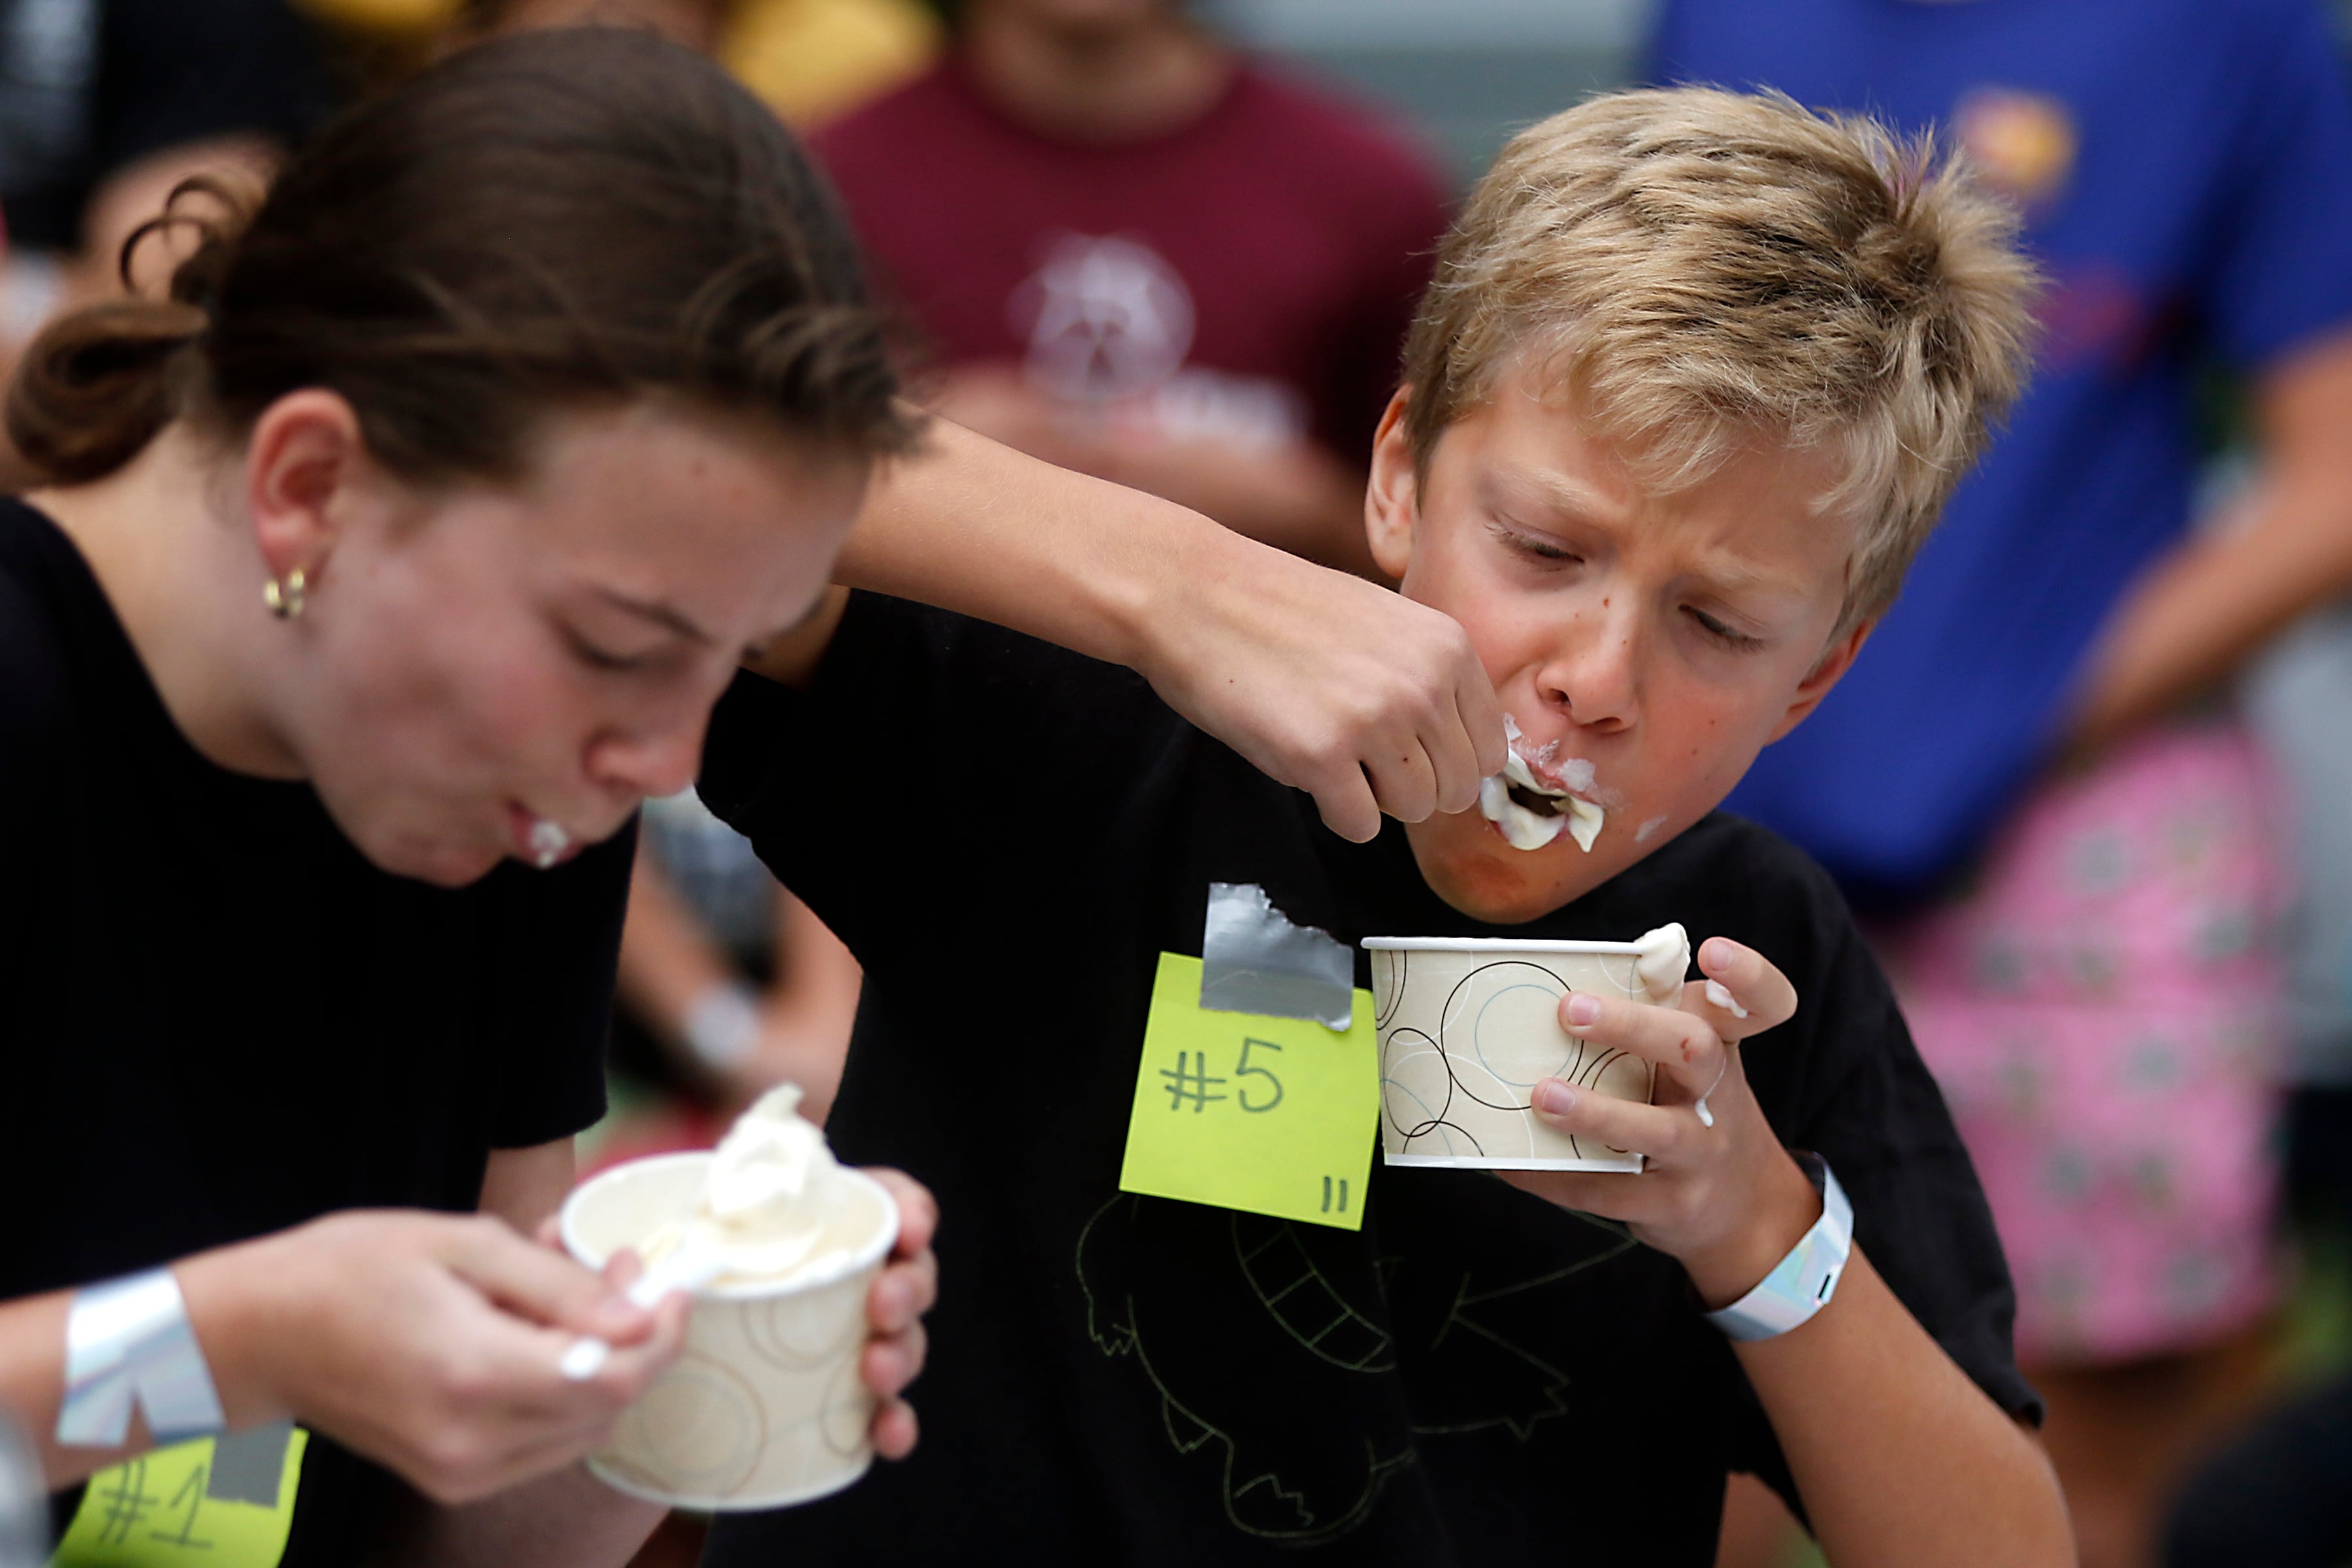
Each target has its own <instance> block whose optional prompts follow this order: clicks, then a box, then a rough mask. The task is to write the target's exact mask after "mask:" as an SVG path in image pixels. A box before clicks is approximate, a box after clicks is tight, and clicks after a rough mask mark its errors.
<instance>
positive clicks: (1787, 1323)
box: [1706, 1151, 1853, 1340]
mask: <svg viewBox="0 0 2352 1568" xmlns="http://www.w3.org/2000/svg"><path fill="white" fill-rule="evenodd" d="M1791 1152H1792V1153H1794V1151H1791ZM1796 1161H1797V1163H1799V1164H1800V1165H1802V1166H1803V1167H1804V1169H1805V1174H1806V1175H1808V1176H1811V1178H1812V1179H1813V1185H1814V1186H1816V1187H1819V1188H1820V1189H1821V1194H1822V1217H1821V1218H1819V1219H1817V1220H1815V1221H1814V1222H1813V1228H1812V1229H1811V1230H1809V1231H1807V1232H1805V1234H1804V1235H1803V1237H1801V1238H1800V1239H1799V1240H1798V1242H1797V1245H1796V1246H1794V1247H1790V1249H1789V1255H1788V1256H1787V1257H1786V1258H1782V1259H1780V1262H1779V1263H1778V1264H1777V1265H1775V1266H1774V1267H1773V1269H1772V1272H1771V1273H1769V1274H1767V1275H1766V1276H1764V1282H1763V1283H1762V1284H1760V1285H1759V1286H1757V1287H1756V1289H1753V1290H1750V1291H1749V1292H1748V1294H1747V1295H1745V1296H1742V1297H1741V1298H1739V1300H1737V1301H1734V1302H1733V1303H1732V1304H1731V1305H1730V1306H1728V1307H1726V1308H1724V1309H1723V1310H1721V1311H1718V1312H1709V1313H1708V1314H1706V1321H1708V1322H1710V1323H1713V1324H1714V1325H1715V1326H1716V1327H1717V1328H1718V1329H1721V1330H1722V1331H1724V1332H1725V1333H1726V1334H1728V1335H1729V1336H1730V1337H1731V1338H1733V1339H1735V1340H1769V1339H1771V1338H1773V1337H1775V1336H1776V1335H1780V1334H1785V1333H1787V1332H1788V1331H1790V1329H1793V1328H1795V1327H1796V1326H1797V1325H1798V1324H1800V1323H1802V1322H1805V1321H1808V1320H1810V1319H1811V1317H1812V1315H1813V1314H1814V1313H1815V1312H1818V1311H1820V1310H1822V1308H1823V1307H1826V1306H1827V1305H1829V1301H1830V1298H1831V1297H1832V1296H1833V1295H1835V1294H1837V1282H1838V1276H1840V1275H1841V1274H1843V1273H1844V1272H1845V1260H1846V1258H1847V1257H1848V1256H1849V1255H1850V1254H1852V1252H1853V1204H1852V1203H1850V1202H1848V1201H1847V1199H1846V1195H1845V1189H1844V1188H1843V1187H1841V1186H1839V1185H1838V1179H1837V1177H1836V1176H1835V1175H1834V1174H1833V1173H1832V1172H1831V1170H1830V1167H1829V1162H1827V1161H1826V1160H1823V1159H1822V1157H1821V1156H1820V1155H1819V1154H1805V1153H1797V1154H1796Z"/></svg>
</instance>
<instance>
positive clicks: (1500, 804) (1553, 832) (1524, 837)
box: [1478, 713, 1603, 855]
mask: <svg viewBox="0 0 2352 1568" xmlns="http://www.w3.org/2000/svg"><path fill="white" fill-rule="evenodd" d="M1503 734H1504V737H1505V739H1506V740H1507V742H1508V743H1509V746H1510V755H1509V757H1508V759H1507V761H1506V762H1505V763H1504V764H1503V771H1502V772H1501V773H1496V774H1494V775H1493V776H1492V777H1490V778H1488V779H1486V781H1485V782H1484V783H1482V784H1479V786H1478V813H1479V815H1480V816H1484V817H1485V818H1486V820H1487V821H1489V822H1491V823H1493V824H1494V825H1495V826H1496V827H1499V828H1501V829H1502V830H1503V837H1505V838H1507V839H1508V840H1510V844H1511V847H1512V848H1514V849H1540V848H1542V847H1544V846H1545V845H1547V844H1549V843H1550V842H1551V841H1552V840H1553V839H1555V838H1558V837H1559V836H1560V835H1561V834H1563V833H1565V834H1567V835H1568V836H1569V837H1571V838H1574V839H1575V840H1576V847H1578V848H1580V849H1581V850H1583V851H1584V852H1585V853H1586V854H1588V855H1590V854H1591V852H1592V841H1593V840H1594V839H1595V838H1598V837H1600V836H1601V822H1602V820H1603V819H1602V816H1601V808H1600V807H1599V806H1597V805H1593V804H1592V803H1591V801H1589V800H1586V799H1584V798H1583V796H1582V795H1579V794H1578V793H1576V792H1578V791H1580V790H1581V791H1589V790H1591V788H1592V783H1593V781H1592V764H1591V763H1589V762H1587V761H1585V760H1584V759H1583V758H1581V757H1570V759H1569V760H1568V761H1567V762H1565V763H1561V764H1560V765H1559V769H1558V776H1559V779H1560V781H1561V782H1560V783H1559V784H1548V783H1546V782H1545V781H1544V780H1542V779H1540V778H1538V777H1537V776H1536V773H1535V769H1534V768H1532V767H1530V766H1529V765H1528V762H1529V758H1528V752H1526V750H1525V749H1524V748H1523V747H1522V745H1521V742H1522V741H1523V740H1524V739H1525V737H1523V736H1521V735H1520V733H1519V726H1518V721H1517V720H1515V719H1513V718H1512V717H1511V716H1510V715H1509V714H1508V713H1506V714H1504V715H1503ZM1558 748H1559V742H1557V741H1554V742H1550V743H1549V745H1547V746H1545V747H1544V748H1543V749H1542V751H1541V752H1538V754H1537V755H1536V756H1535V758H1534V760H1535V761H1536V762H1537V763H1542V764H1545V765H1549V763H1550V762H1551V755H1550V753H1551V752H1554V751H1556V750H1557V749H1558Z"/></svg>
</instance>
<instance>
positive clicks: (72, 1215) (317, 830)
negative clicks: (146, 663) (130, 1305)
mask: <svg viewBox="0 0 2352 1568" xmlns="http://www.w3.org/2000/svg"><path fill="white" fill-rule="evenodd" d="M265 613H266V612H265V611H264V610H263V609H262V607H261V600H260V594H259V589H258V584H257V585H256V592H255V596H254V614H256V615H257V616H259V615H263V614H265ZM289 657H291V656H290V655H289ZM628 837H631V836H624V841H616V842H614V843H612V844H608V845H604V846H600V847H596V848H594V849H592V850H590V851H588V852H587V853H586V854H584V855H583V856H581V857H580V858H578V859H577V860H574V861H573V862H572V863H571V864H570V865H568V866H565V867H562V868H559V869H557V870H554V871H551V872H546V873H540V872H536V871H532V870H530V869H529V868H524V867H522V866H520V865H512V864H509V865H508V866H505V867H502V868H500V869H499V870H498V871H495V872H493V873H492V874H491V875H489V876H488V877H487V878H485V879H482V880H481V881H479V882H477V883H475V884H474V885H473V886H471V887H468V888H465V889H458V890H455V891H452V890H447V889H436V888H433V887H429V886H427V885H425V884H424V883H422V882H415V881H410V880H407V879H402V878H397V877H394V876H390V875H388V874H386V873H385V872H383V871H380V870H378V869H376V868H374V867H373V866H372V865H370V864H369V863H368V862H367V861H366V860H365V859H364V858H362V856H361V855H360V853H359V852H358V851H357V850H356V849H354V848H353V847H352V845H351V843H350V841H349V840H348V839H346V838H345V837H343V836H342V834H341V832H340V831H339V830H338V829H337V828H336V827H335V826H334V824H333V823H332V821H331V820H330V818H329V817H328V816H327V814H326V811H325V808H324V807H323V806H322V805H320V801H319V797H318V795H317V794H316V793H315V792H314V791H312V790H311V789H310V787H309V786H308V785H306V784H281V783H273V782H268V781H264V780H258V779H253V778H248V777H245V776H242V775H239V774H236V773H228V772H226V771H225V770H223V769H221V768H219V767H216V766H215V765H214V764H213V763H210V762H208V761H206V760H205V758H204V757H203V756H202V755H201V754H200V753H199V752H196V751H195V750H194V748H193V747H191V746H190V745H189V744H188V742H187V741H186V739H185V738H184V736H183V735H182V734H181V733H180V731H178V729H177V728H176V727H175V726H174V725H173V722H172V720H171V717H170V714H169V713H168V711H167V710H165V709H164V707H163V701H162V699H161V698H160V697H159V696H158V695H157V694H156V691H155V689H154V686H153V685H152V682H151V681H150V680H149V679H148V677H147V673H146V670H145V669H144V668H143V667H142V665H141V664H140V662H139V658H138V655H137V653H136V652H135V651H134V650H133V648H132V647H131V642H130V640H129V638H128V637H126V636H125V635H124V633H123V630H122V627H121V623H120V622H119V621H117V620H116V618H115V616H114V613H113V610H112V608H111V606H110V605H109V604H108V602H107V600H106V597H105V595H104V594H103V592H102V591H101V590H100V587H99V584H98V583H97V580H96V579H95V578H94V577H92V576H91V574H90V573H89V567H88V566H87V565H86V564H85V563H83V561H82V558H81V556H80V555H79V552H77V551H76V550H75V548H74V546H73V544H72V542H70V541H69V540H68V538H67V537H66V535H65V534H64V533H62V532H60V531H58V528H57V527H56V525H55V524H53V523H51V522H50V521H48V520H47V518H45V517H43V516H42V515H41V514H40V513H38V512H37V511H35V510H32V509H31V508H29V507H26V506H25V505H23V504H22V503H20V502H17V501H13V500H8V501H0V1192H5V1193H7V1194H11V1196H10V1200H9V1215H10V1219H9V1226H8V1244H7V1245H6V1246H5V1247H0V1300H9V1299H12V1298H15V1297H19V1296H26V1295H33V1294H37V1293H39V1292H41V1291H46V1290H51V1289H60V1288H64V1287H68V1286H75V1285H82V1284H89V1283H93V1282H95V1281H98V1280H101V1279H110V1278H112V1277H113V1276H116V1275H120V1274H123V1273H127V1272H131V1271H132V1270H136V1269H141V1268H150V1267H152V1266H154V1265H156V1264H160V1263H164V1262H167V1261H169V1260H171V1259H173V1258H181V1257H184V1256H186V1255H187V1254H189V1253H192V1252H197V1251H201V1250H203V1249H205V1248H206V1247H215V1246H219V1245H221V1244H224V1243H226V1242H232V1241H237V1240H241V1239H244V1238H246V1237H255V1236H259V1235H263V1234H265V1233H268V1232H270V1231H275V1230H280V1229H283V1228H285V1227H287V1226H292V1225H296V1224H299V1223H300V1222H302V1221H304V1220H307V1219H310V1218H313V1217H315V1216H317V1215H322V1214H325V1213H327V1212H329V1211H330V1210H334V1209H342V1208H353V1207H363V1206H401V1207H421V1208H433V1209H445V1210H470V1209H472V1208H473V1207H475V1206H476V1205H477V1203H478V1201H479V1197H480V1194H481V1184H482V1174H483V1171H484V1168H485V1165H486V1163H487V1162H488V1155H489V1152H490V1151H491V1150H492V1149H500V1148H527V1147H530V1146H531V1145H534V1144H539V1143H543V1142H550V1141H551V1140H554V1139H557V1138H562V1137H564V1136H567V1135H569V1134H571V1133H573V1132H576V1131H579V1130H581V1129H582V1128H583V1127H585V1126H587V1125H588V1124H589V1123H590V1122H592V1121H594V1120H595V1119H596V1118H597V1117H598V1116H599V1115H600V1114H601V1113H602V1111H603V1107H604V1081H603V1077H602V1052H603V1047H604V1031H605V1018H606V1015H607V1011H608V1008H609V1002H610V997H611V994H612V988H613V972H614V961H615V956H616V954H617V952H618V951H619V942H620V925H621V915H622V910H623V906H624V903H625V898H626V890H627V887H628V872H629V861H630V852H631V847H630V844H629V843H628V842H626V841H625V840H626V839H627V838H628ZM390 1484H391V1482H390V1479H389V1478H388V1477H387V1476H386V1475H385V1474H384V1473H383V1471H381V1470H378V1469H376V1468H374V1467H373V1466H370V1465H366V1464H363V1463H362V1461H360V1460H358V1459H356V1458H352V1456H351V1455H349V1454H347V1453H345V1452H343V1451H342V1450H341V1449H340V1448H338V1447H336V1446H335V1445H334V1444H332V1443H331V1442H330V1441H328V1440H327V1439H325V1438H324V1437H322V1436H319V1435H317V1434H313V1435H312V1436H310V1446H309V1448H308V1450H307V1452H306V1454H305V1457H304V1459H303V1466H302V1472H301V1484H300V1488H299V1494H298V1503H297V1506H296V1509H295V1514H294V1526H293V1531H294V1533H293V1538H292V1540H291V1542H290V1543H289V1551H288V1553H287V1556H286V1557H285V1559H284V1562H285V1563H287V1564H288V1565H289V1568H308V1565H310V1564H337V1565H341V1564H347V1563H354V1562H357V1561H358V1560H359V1558H360V1555H361V1551H360V1549H361V1547H362V1544H363V1543H364V1542H366V1541H367V1539H368V1537H369V1533H370V1531H369V1521H370V1519H371V1516H372V1512H373V1509H374V1508H375V1507H376V1506H377V1505H378V1504H379V1503H380V1502H381V1501H382V1500H383V1498H384V1497H385V1496H386V1495H387V1493H386V1489H387V1488H388V1487H389V1486H390ZM78 1492H79V1489H75V1493H68V1494H64V1495H62V1496H61V1497H59V1498H58V1499H57V1500H53V1512H55V1513H56V1514H57V1515H58V1518H59V1522H60V1523H62V1521H63V1520H64V1519H65V1518H68V1517H70V1515H71V1512H72V1510H73V1508H74V1507H75V1506H76V1503H77V1500H78V1499H77V1496H76V1494H77V1493H78ZM150 1501H152V1502H154V1503H155V1504H156V1505H157V1507H156V1508H155V1509H153V1510H149V1511H150V1512H152V1513H153V1514H154V1515H155V1517H154V1518H152V1519H142V1521H138V1522H139V1523H140V1525H141V1527H142V1528H152V1527H162V1528H166V1529H169V1528H171V1527H173V1525H174V1524H175V1522H176V1521H177V1519H178V1515H177V1514H176V1513H171V1512H169V1511H168V1510H164V1509H163V1503H164V1502H165V1501H166V1500H163V1499H152V1500H150ZM126 1528H128V1526H126ZM196 1533H199V1534H201V1533H202V1531H201V1530H200V1531H197V1532H196Z"/></svg>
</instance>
